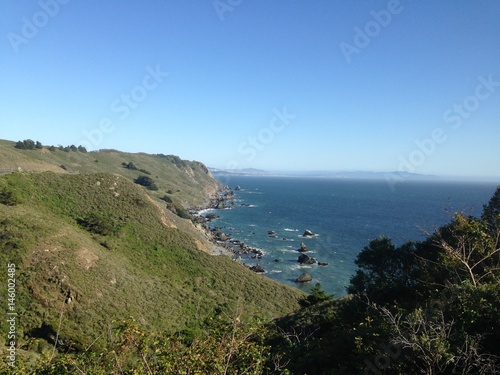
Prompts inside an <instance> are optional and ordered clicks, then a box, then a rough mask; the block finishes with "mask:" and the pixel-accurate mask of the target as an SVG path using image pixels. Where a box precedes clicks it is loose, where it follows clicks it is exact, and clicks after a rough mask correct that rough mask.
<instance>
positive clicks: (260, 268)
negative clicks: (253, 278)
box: [250, 264, 266, 273]
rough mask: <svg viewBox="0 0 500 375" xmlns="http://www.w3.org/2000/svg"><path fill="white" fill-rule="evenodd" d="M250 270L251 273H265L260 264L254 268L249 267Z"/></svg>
mask: <svg viewBox="0 0 500 375" xmlns="http://www.w3.org/2000/svg"><path fill="white" fill-rule="evenodd" d="M250 269H251V270H252V271H253V272H257V273H263V272H266V271H265V270H264V268H262V266H261V265H260V264H256V265H255V266H253V267H250Z"/></svg>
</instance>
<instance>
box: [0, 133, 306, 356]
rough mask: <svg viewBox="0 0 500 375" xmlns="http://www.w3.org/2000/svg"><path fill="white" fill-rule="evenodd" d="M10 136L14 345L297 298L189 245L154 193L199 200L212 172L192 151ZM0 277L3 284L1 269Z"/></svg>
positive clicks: (3, 242)
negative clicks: (19, 142)
mask: <svg viewBox="0 0 500 375" xmlns="http://www.w3.org/2000/svg"><path fill="white" fill-rule="evenodd" d="M13 145H14V143H12V142H5V141H2V142H1V145H0V146H1V147H0V153H1V155H2V158H1V163H2V164H1V167H0V169H2V170H3V171H4V174H2V175H0V249H1V252H0V258H1V262H2V264H4V265H7V264H9V263H10V264H12V263H14V264H15V265H16V300H15V306H16V311H17V312H18V316H19V317H18V322H17V326H16V329H17V332H16V333H17V340H18V343H17V345H18V348H20V353H21V352H23V351H24V350H28V352H33V353H37V352H40V351H43V350H42V349H40V348H43V347H44V345H43V342H46V344H45V345H47V346H49V344H50V345H52V344H53V343H54V342H55V336H56V335H58V347H59V349H60V350H63V351H65V350H72V351H74V350H76V351H77V352H78V351H82V350H84V349H85V348H89V347H92V350H99V348H105V347H107V346H109V344H110V338H109V335H108V334H103V333H106V332H108V331H109V330H110V329H111V327H114V326H115V323H114V322H115V321H121V320H124V321H136V322H137V324H138V326H139V327H140V328H141V329H143V330H144V332H149V333H151V332H166V333H174V332H180V331H186V330H188V331H196V330H197V329H198V327H200V326H202V325H203V324H204V323H203V322H204V321H205V320H206V319H208V318H209V317H211V316H213V314H214V311H219V312H223V313H224V314H231V313H232V312H233V311H236V310H238V311H240V310H241V312H242V313H241V319H243V320H245V321H246V320H248V319H252V318H255V317H259V319H262V320H264V321H267V320H270V319H272V318H275V317H277V316H281V315H283V314H285V313H289V312H291V311H292V310H294V309H295V308H297V307H298V303H297V301H298V299H299V298H301V296H302V295H303V294H302V293H301V292H299V291H298V290H295V289H293V288H290V287H287V286H284V285H281V284H279V283H276V282H273V281H271V280H270V279H268V278H265V277H263V276H261V275H257V274H255V273H253V272H252V271H250V270H248V269H246V268H245V267H243V266H241V265H240V264H237V263H235V262H233V261H231V260H230V259H229V258H228V257H225V256H213V255H210V254H208V253H207V252H206V251H200V250H207V249H206V248H205V247H206V246H209V245H207V244H208V241H207V240H206V239H205V240H204V239H203V237H204V235H203V233H202V232H201V231H200V230H198V229H197V228H195V226H194V224H193V223H192V222H191V221H190V220H187V219H182V218H180V217H178V216H177V215H175V214H173V213H172V212H170V211H169V210H167V209H165V202H163V201H161V200H158V199H157V198H158V196H160V195H165V194H167V193H166V192H165V191H166V190H167V189H172V190H173V189H176V190H175V192H174V193H173V194H171V196H172V197H173V199H174V201H175V200H177V202H182V203H185V204H186V205H188V204H189V205H195V204H203V203H204V202H208V200H209V199H210V197H211V195H212V194H213V193H214V192H215V191H216V190H217V189H218V187H219V184H218V182H216V181H215V180H214V179H213V178H212V176H211V175H210V173H207V171H206V170H205V168H204V166H203V165H202V164H201V163H197V162H186V161H181V160H180V159H177V158H174V157H165V156H151V155H146V154H133V155H132V154H125V153H120V152H116V151H110V152H99V153H78V152H70V153H67V152H64V151H59V150H57V151H55V152H54V151H50V152H48V151H45V149H42V150H17V149H15V148H14V147H13ZM96 160H98V162H96ZM125 162H126V163H129V162H133V163H134V164H135V165H137V167H138V168H141V169H145V170H148V171H149V172H150V173H151V174H150V176H152V177H153V178H154V179H155V182H156V183H157V185H158V186H159V189H160V191H162V192H159V191H150V190H147V189H145V188H144V187H142V186H140V185H137V184H134V183H133V182H132V181H131V180H133V179H134V178H137V175H138V173H137V171H136V170H129V169H127V168H124V167H123V166H122V163H125ZM59 163H61V165H65V166H66V168H67V170H64V169H62V168H61V170H57V167H56V166H57V164H59ZM18 168H21V172H19V171H18V172H12V173H5V172H6V171H7V170H9V169H16V170H17V169H18ZM28 169H31V170H37V172H26V170H28ZM41 170H48V171H41ZM54 170H57V173H55V172H54ZM69 172H72V173H69ZM76 172H79V173H76ZM156 176H158V178H156ZM205 182H206V185H207V186H205ZM177 190H180V191H177ZM200 190H201V191H202V193H200ZM191 192H193V196H191ZM195 234H196V235H195ZM0 282H1V283H2V285H7V274H6V271H5V272H2V273H1V277H0ZM1 290H2V295H1V297H2V300H3V301H6V300H7V295H6V292H7V290H6V288H2V289H1ZM6 309H7V304H2V310H1V311H2V312H3V313H4V316H6V315H5V314H6V313H7V311H6ZM7 329H8V327H7V326H6V325H5V324H3V325H2V337H3V338H4V339H6V338H7V331H6V330H7ZM33 342H37V343H38V344H37V346H36V347H35V348H33ZM40 345H41V347H40ZM37 347H38V348H39V349H36V348H37ZM19 355H20V354H19Z"/></svg>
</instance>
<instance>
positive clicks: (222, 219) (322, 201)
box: [210, 176, 496, 297]
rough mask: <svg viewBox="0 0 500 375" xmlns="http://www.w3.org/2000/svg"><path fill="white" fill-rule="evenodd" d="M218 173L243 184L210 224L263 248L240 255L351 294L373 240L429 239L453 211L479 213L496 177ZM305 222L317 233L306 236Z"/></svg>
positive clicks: (277, 275) (269, 270)
mask: <svg viewBox="0 0 500 375" xmlns="http://www.w3.org/2000/svg"><path fill="white" fill-rule="evenodd" d="M221 181H222V182H223V183H226V184H227V183H229V184H230V187H231V188H233V189H234V188H235V187H236V186H238V185H239V186H240V187H241V190H239V191H234V193H235V201H234V206H233V208H232V209H224V210H213V211H211V212H210V213H214V214H217V215H218V216H219V218H218V219H215V220H213V221H212V222H211V223H210V226H211V227H214V226H219V227H221V228H222V231H223V232H224V233H226V234H228V235H230V236H231V238H232V239H236V240H240V241H242V242H244V243H245V244H246V245H248V246H251V247H255V248H258V249H261V250H262V252H263V256H262V258H261V259H251V258H250V257H244V258H242V259H241V262H242V263H244V264H247V265H249V266H251V265H255V264H257V263H259V264H260V265H261V266H262V267H263V268H264V270H265V271H266V272H265V273H264V277H269V278H271V279H274V280H276V281H279V282H282V283H285V284H288V285H292V286H294V287H297V288H299V289H302V290H304V291H309V290H310V288H311V287H312V286H314V285H315V284H316V283H317V282H319V283H321V286H322V288H323V289H324V290H325V291H326V292H328V293H329V294H334V295H335V296H337V297H340V296H342V295H345V294H346V287H347V285H348V284H349V280H350V278H351V276H352V275H353V274H354V271H355V269H356V266H355V264H354V260H355V259H356V256H357V254H358V253H359V252H360V251H361V250H362V249H363V248H364V247H365V246H367V245H368V243H369V241H370V240H372V239H374V238H378V237H380V236H386V237H388V238H390V239H392V241H393V243H394V244H395V245H396V246H398V245H401V244H403V243H405V242H407V241H410V240H411V241H421V240H424V239H425V238H426V237H427V234H428V233H432V232H433V231H434V230H435V229H436V228H437V227H439V226H441V225H444V224H446V223H448V222H450V220H451V218H452V216H453V213H454V212H457V211H459V212H463V213H465V214H470V215H473V216H479V215H480V214H481V212H482V208H483V205H485V204H487V203H488V201H489V200H490V198H491V197H492V195H493V193H494V192H495V189H496V184H494V183H473V182H468V183H467V182H441V181H439V182H438V181H432V182H430V181H427V182H423V181H405V182H402V183H398V184H397V185H396V188H395V189H394V190H391V189H390V186H389V184H388V183H387V182H386V181H385V180H360V179H327V178H297V177H294V178H291V177H267V176H266V177H261V176H259V177H255V176H231V177H230V180H228V179H227V177H224V178H221ZM228 181H229V182H228ZM305 230H310V231H312V232H313V233H314V234H315V236H314V237H311V238H305V237H303V234H304V231H305ZM269 231H273V232H274V233H275V234H276V235H275V236H274V237H270V236H269V234H268V233H269ZM302 242H303V243H304V244H305V245H306V246H307V247H308V249H309V252H308V253H307V255H309V256H311V257H313V258H315V259H316V260H317V261H319V262H325V263H328V265H327V266H318V265H317V264H313V265H301V264H299V263H298V262H297V259H298V256H299V255H300V253H299V252H298V251H297V249H299V247H300V244H301V243H302ZM303 272H307V273H309V274H311V275H312V277H313V281H312V282H311V283H308V284H297V283H295V279H296V278H297V277H298V276H299V275H300V274H301V273H303Z"/></svg>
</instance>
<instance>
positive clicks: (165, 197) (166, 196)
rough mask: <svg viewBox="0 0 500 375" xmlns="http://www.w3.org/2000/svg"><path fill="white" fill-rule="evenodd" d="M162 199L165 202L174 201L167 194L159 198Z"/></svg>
mask: <svg viewBox="0 0 500 375" xmlns="http://www.w3.org/2000/svg"><path fill="white" fill-rule="evenodd" d="M160 199H161V200H162V201H165V202H167V203H173V202H174V201H173V200H172V198H170V197H169V196H168V195H164V196H163V197H161V198H160Z"/></svg>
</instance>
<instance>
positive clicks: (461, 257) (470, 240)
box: [433, 211, 500, 286]
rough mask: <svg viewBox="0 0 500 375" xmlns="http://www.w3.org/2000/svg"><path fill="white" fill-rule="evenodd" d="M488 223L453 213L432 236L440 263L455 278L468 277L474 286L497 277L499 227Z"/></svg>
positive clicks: (499, 263)
mask: <svg viewBox="0 0 500 375" xmlns="http://www.w3.org/2000/svg"><path fill="white" fill-rule="evenodd" d="M490 212H491V211H488V213H487V214H486V215H488V214H489V213H490ZM483 216H484V214H483ZM496 216H498V214H496ZM490 218H491V217H490ZM490 224H491V222H488V221H485V220H479V219H475V218H473V217H465V216H463V215H461V214H456V215H455V218H454V219H453V221H452V222H451V223H450V224H449V225H447V226H444V227H442V228H440V229H438V230H437V231H436V233H435V235H434V236H433V241H434V243H435V245H436V246H437V247H438V248H440V249H442V250H443V254H442V264H443V265H444V266H445V267H447V268H448V269H449V270H450V271H451V272H453V273H454V275H455V276H456V277H457V278H458V279H459V280H461V281H464V280H468V281H470V282H471V283H472V285H474V286H477V285H478V284H479V283H482V282H486V281H491V280H495V279H496V280H497V281H498V280H499V277H498V276H499V271H500V227H498V226H497V224H495V223H494V224H493V227H492V226H491V225H490Z"/></svg>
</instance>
